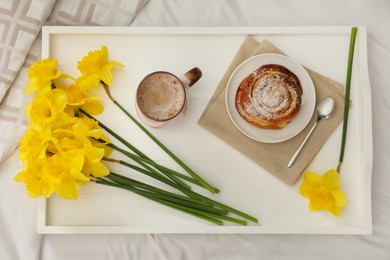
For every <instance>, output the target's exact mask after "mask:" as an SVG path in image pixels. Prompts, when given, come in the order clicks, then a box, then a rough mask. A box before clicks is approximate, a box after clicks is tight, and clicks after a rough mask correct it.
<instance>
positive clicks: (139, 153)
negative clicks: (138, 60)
mask: <svg viewBox="0 0 390 260" xmlns="http://www.w3.org/2000/svg"><path fill="white" fill-rule="evenodd" d="M80 111H81V112H82V113H83V114H84V115H86V116H87V117H88V118H90V119H93V120H95V121H96V122H98V124H99V126H100V127H101V128H103V129H104V130H105V131H107V132H108V133H109V134H111V135H112V136H114V137H115V138H116V139H117V140H118V141H120V142H121V143H122V144H124V145H125V146H126V147H128V148H129V149H130V150H132V151H133V152H134V153H136V154H137V155H139V156H140V157H142V158H145V159H149V160H152V159H150V158H149V157H148V156H147V155H145V154H144V153H142V152H141V151H140V150H138V149H137V148H136V147H135V146H133V145H132V144H130V143H129V142H127V141H126V140H125V139H123V138H122V137H121V136H119V135H118V134H117V133H115V132H114V131H112V130H111V129H110V128H109V127H107V126H106V125H104V124H103V123H102V122H100V121H99V120H97V119H96V118H94V117H93V116H92V115H90V114H88V113H87V112H85V111H84V110H82V109H80ZM98 141H99V140H98ZM101 142H103V143H105V141H101ZM143 166H144V165H143ZM165 169H168V168H166V167H165ZM159 170H160V171H162V172H163V173H165V172H164V171H166V170H163V169H161V167H160V169H159ZM174 175H176V176H178V177H180V176H185V175H182V174H180V173H175V174H174ZM185 179H187V180H188V179H189V177H188V176H186V178H185ZM176 180H177V179H176ZM195 181H197V180H195ZM179 182H180V180H179ZM191 182H193V183H195V182H194V181H193V180H191ZM198 183H199V182H198ZM181 184H182V185H184V186H186V184H183V182H181ZM199 185H200V186H202V187H203V185H201V183H199ZM187 188H189V186H188V185H187Z"/></svg>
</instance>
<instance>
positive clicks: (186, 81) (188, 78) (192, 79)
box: [180, 67, 202, 88]
mask: <svg viewBox="0 0 390 260" xmlns="http://www.w3.org/2000/svg"><path fill="white" fill-rule="evenodd" d="M201 77H202V71H201V70H200V69H199V68H198V67H195V68H193V69H191V70H189V71H187V72H186V73H185V74H184V75H183V76H181V77H180V81H181V82H182V83H183V85H184V86H185V87H186V88H190V87H192V85H194V84H195V83H196V82H197V81H198V80H199V79H200V78H201Z"/></svg>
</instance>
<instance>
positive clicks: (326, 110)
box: [287, 97, 335, 168]
mask: <svg viewBox="0 0 390 260" xmlns="http://www.w3.org/2000/svg"><path fill="white" fill-rule="evenodd" d="M334 107H335V102H334V100H333V99H332V98H329V97H328V98H324V99H322V100H321V101H320V102H319V103H318V105H317V110H316V111H317V121H316V122H315V123H314V125H313V126H312V127H311V129H310V131H309V133H308V134H307V135H306V137H305V139H304V140H303V142H302V144H301V145H300V146H299V147H298V150H297V151H296V152H295V154H294V155H293V157H292V158H291V160H290V161H289V162H288V165H287V168H290V167H291V166H292V165H293V164H294V162H295V160H296V159H297V157H298V155H299V154H300V153H301V151H302V149H303V147H304V146H305V144H306V142H307V140H309V137H310V136H311V134H312V133H313V132H314V129H315V128H316V127H317V125H318V123H319V122H320V121H321V120H322V119H328V118H329V117H331V116H332V115H333V113H334Z"/></svg>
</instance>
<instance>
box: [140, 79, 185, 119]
mask: <svg viewBox="0 0 390 260" xmlns="http://www.w3.org/2000/svg"><path fill="white" fill-rule="evenodd" d="M137 98H138V105H139V107H140V109H141V111H142V112H143V113H145V114H146V115H147V116H148V117H150V118H152V119H156V120H166V119H169V118H172V117H174V116H176V115H177V114H178V113H179V112H180V111H181V109H182V107H183V105H184V103H185V90H184V89H183V87H182V85H181V83H180V82H178V79H177V78H176V77H174V76H172V75H170V74H166V73H156V74H152V75H151V76H149V77H148V78H147V79H145V80H144V82H143V83H142V85H141V86H140V87H139V89H138V93H137Z"/></svg>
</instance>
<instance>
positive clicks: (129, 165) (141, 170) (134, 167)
mask: <svg viewBox="0 0 390 260" xmlns="http://www.w3.org/2000/svg"><path fill="white" fill-rule="evenodd" d="M118 163H119V164H122V165H124V166H126V167H129V168H132V169H134V170H136V171H139V172H143V170H144V169H142V168H140V167H137V166H135V165H133V164H131V163H128V162H125V161H122V160H119V162H118ZM172 174H173V175H176V174H179V175H176V176H177V177H180V178H182V179H184V180H186V181H188V182H192V183H194V184H196V185H199V186H201V185H200V184H199V183H198V182H197V181H196V180H194V179H192V178H191V177H188V176H186V175H182V174H180V173H176V172H172Z"/></svg>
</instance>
